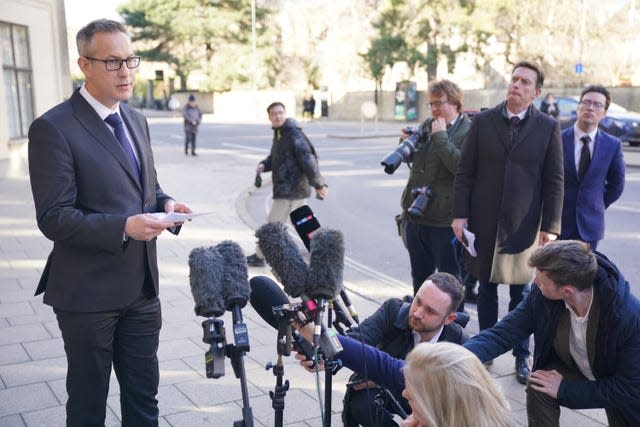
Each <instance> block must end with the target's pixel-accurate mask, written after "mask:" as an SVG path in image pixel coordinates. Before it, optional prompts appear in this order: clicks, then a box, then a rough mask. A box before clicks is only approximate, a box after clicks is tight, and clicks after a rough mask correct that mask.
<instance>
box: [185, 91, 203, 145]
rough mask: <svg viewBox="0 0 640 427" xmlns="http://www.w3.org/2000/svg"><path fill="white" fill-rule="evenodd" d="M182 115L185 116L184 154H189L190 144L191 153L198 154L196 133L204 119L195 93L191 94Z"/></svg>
mask: <svg viewBox="0 0 640 427" xmlns="http://www.w3.org/2000/svg"><path fill="white" fill-rule="evenodd" d="M182 117H183V118H184V155H185V156H186V155H187V154H189V146H191V155H192V156H197V154H196V134H197V133H198V126H200V122H201V121H202V112H201V111H200V107H198V104H196V97H195V96H193V94H191V95H189V102H187V105H185V106H184V108H183V109H182Z"/></svg>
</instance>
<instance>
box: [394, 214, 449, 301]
mask: <svg viewBox="0 0 640 427" xmlns="http://www.w3.org/2000/svg"><path fill="white" fill-rule="evenodd" d="M404 232H405V237H406V239H407V250H408V251H409V260H410V261H411V278H412V279H413V294H414V295H415V294H416V292H418V289H420V286H422V284H423V283H424V281H425V280H426V279H427V277H429V276H430V275H431V274H433V273H435V271H436V268H437V269H438V271H440V272H443V273H450V274H453V275H454V276H455V277H457V278H458V279H460V271H459V269H458V263H457V261H456V253H455V247H454V245H453V243H452V240H453V239H454V234H453V230H452V229H451V227H430V226H428V225H421V224H416V223H413V222H410V221H405V224H404ZM454 243H455V242H454Z"/></svg>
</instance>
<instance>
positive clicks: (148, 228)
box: [124, 214, 176, 242]
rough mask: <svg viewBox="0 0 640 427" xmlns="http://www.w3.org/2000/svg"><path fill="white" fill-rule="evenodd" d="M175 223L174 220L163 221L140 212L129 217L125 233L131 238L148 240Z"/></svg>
mask: <svg viewBox="0 0 640 427" xmlns="http://www.w3.org/2000/svg"><path fill="white" fill-rule="evenodd" d="M175 225H176V224H175V223H173V222H172V221H162V220H159V219H156V218H154V217H153V216H151V215H147V214H138V215H132V216H130V217H128V218H127V222H126V224H125V226H124V233H125V235H126V236H127V237H128V238H130V239H134V240H143V241H146V242H148V241H149V240H152V239H154V238H156V237H158V236H159V235H160V234H162V232H163V231H164V230H166V229H167V228H170V227H173V226H175Z"/></svg>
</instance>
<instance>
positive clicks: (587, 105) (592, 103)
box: [580, 99, 604, 110]
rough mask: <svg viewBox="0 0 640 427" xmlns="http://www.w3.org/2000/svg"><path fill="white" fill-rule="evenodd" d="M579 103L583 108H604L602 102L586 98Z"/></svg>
mask: <svg viewBox="0 0 640 427" xmlns="http://www.w3.org/2000/svg"><path fill="white" fill-rule="evenodd" d="M580 105H582V106H583V107H585V108H590V107H593V109H594V110H602V109H603V108H604V104H603V103H602V102H597V101H590V100H588V99H583V100H581V101H580Z"/></svg>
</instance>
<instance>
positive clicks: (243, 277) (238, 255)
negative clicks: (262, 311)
mask: <svg viewBox="0 0 640 427" xmlns="http://www.w3.org/2000/svg"><path fill="white" fill-rule="evenodd" d="M215 250H217V251H218V252H219V253H220V255H221V256H222V262H223V266H224V274H223V275H222V294H223V296H224V304H225V308H226V309H227V310H229V311H233V309H234V307H235V306H240V308H244V306H246V305H247V301H249V295H250V294H251V288H250V287H249V281H248V276H249V274H248V271H247V259H246V258H245V257H244V253H243V252H242V248H240V245H239V244H238V243H236V242H234V241H231V240H225V241H223V242H222V243H219V244H218V245H217V246H216V247H215Z"/></svg>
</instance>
